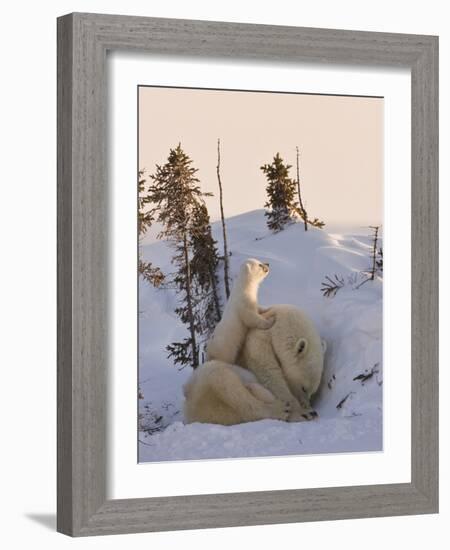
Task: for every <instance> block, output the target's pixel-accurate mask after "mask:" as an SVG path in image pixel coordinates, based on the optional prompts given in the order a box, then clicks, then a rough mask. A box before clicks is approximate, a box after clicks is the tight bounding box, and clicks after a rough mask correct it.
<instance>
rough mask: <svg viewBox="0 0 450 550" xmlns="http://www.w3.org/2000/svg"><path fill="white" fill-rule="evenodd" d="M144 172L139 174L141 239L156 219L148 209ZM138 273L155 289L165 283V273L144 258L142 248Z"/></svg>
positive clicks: (139, 229)
mask: <svg viewBox="0 0 450 550" xmlns="http://www.w3.org/2000/svg"><path fill="white" fill-rule="evenodd" d="M144 173H145V172H144V170H139V172H138V231H139V239H141V238H142V237H143V236H144V235H145V233H146V232H147V231H148V229H149V228H150V227H151V225H152V223H153V221H154V217H153V210H151V209H149V208H148V205H149V203H150V197H149V195H148V192H147V188H146V185H145V184H146V180H145V178H144ZM138 271H139V274H140V275H141V277H142V278H143V279H144V280H145V281H147V282H148V283H150V284H152V285H153V286H155V287H159V286H161V284H162V283H163V282H164V279H165V277H164V273H163V272H162V271H161V269H160V268H159V267H156V266H154V265H153V264H152V263H151V262H147V261H145V260H144V259H143V258H142V255H141V248H140V247H139V260H138Z"/></svg>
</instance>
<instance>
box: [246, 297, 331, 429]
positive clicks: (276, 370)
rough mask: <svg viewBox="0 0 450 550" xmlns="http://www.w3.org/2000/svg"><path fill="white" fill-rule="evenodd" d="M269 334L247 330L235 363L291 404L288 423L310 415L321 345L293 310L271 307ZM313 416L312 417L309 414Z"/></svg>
mask: <svg viewBox="0 0 450 550" xmlns="http://www.w3.org/2000/svg"><path fill="white" fill-rule="evenodd" d="M271 311H273V312H274V313H275V317H276V321H275V323H274V325H273V326H272V327H271V329H270V330H267V331H261V330H255V329H253V330H250V331H249V333H248V334H247V338H246V340H245V344H244V346H243V348H242V350H241V353H240V355H239V358H238V360H237V363H238V364H239V365H241V366H242V367H245V368H247V369H249V370H250V371H251V372H252V373H253V374H254V375H255V376H256V378H257V380H258V382H259V383H260V384H261V385H262V386H264V387H265V388H266V389H267V390H269V391H270V392H271V393H272V394H273V395H274V396H275V397H276V398H277V399H279V400H281V401H287V402H289V403H291V404H292V407H293V411H292V414H291V416H290V420H291V421H294V420H302V419H305V412H306V416H309V414H310V413H311V404H310V400H311V397H312V396H313V395H314V394H315V393H316V391H317V389H318V387H319V384H320V380H321V378H322V373H323V362H324V355H325V351H326V344H325V341H322V340H321V339H320V336H319V333H318V331H317V329H316V328H315V326H314V324H313V323H312V321H311V320H310V319H309V318H308V316H307V315H306V314H305V313H304V312H302V311H301V310H300V309H298V308H297V307H295V306H291V305H276V306H272V307H271ZM312 414H313V416H314V415H315V413H312Z"/></svg>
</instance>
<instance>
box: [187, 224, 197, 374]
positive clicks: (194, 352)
mask: <svg viewBox="0 0 450 550" xmlns="http://www.w3.org/2000/svg"><path fill="white" fill-rule="evenodd" d="M183 255H184V263H185V266H186V300H187V306H188V315H189V332H190V333H191V346H192V367H193V368H194V369H195V368H196V367H198V365H199V362H198V350H197V341H196V338H195V323H194V308H193V307H192V296H191V268H190V265H189V253H188V240H187V234H186V232H184V235H183Z"/></svg>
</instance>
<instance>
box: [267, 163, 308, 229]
mask: <svg viewBox="0 0 450 550" xmlns="http://www.w3.org/2000/svg"><path fill="white" fill-rule="evenodd" d="M290 168H292V166H291V165H290V164H285V163H284V161H283V159H282V158H281V157H280V154H279V153H277V154H276V155H275V156H274V158H273V161H272V163H271V164H264V165H263V166H261V170H262V171H263V172H264V174H265V176H266V178H267V186H266V192H267V195H268V200H267V202H266V203H265V205H264V206H265V207H266V208H268V210H266V212H265V216H266V217H267V226H268V228H269V229H270V230H271V231H274V232H277V231H281V230H282V229H284V228H285V226H286V225H288V224H291V223H293V222H294V221H295V218H296V214H297V213H298V211H299V205H298V203H297V201H296V191H297V188H296V187H297V186H296V182H295V181H293V180H292V179H291V178H290V177H289V169H290Z"/></svg>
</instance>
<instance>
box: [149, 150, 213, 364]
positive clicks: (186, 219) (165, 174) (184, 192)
mask: <svg viewBox="0 0 450 550" xmlns="http://www.w3.org/2000/svg"><path fill="white" fill-rule="evenodd" d="M196 173H197V169H196V168H193V166H192V160H191V159H190V158H189V157H188V155H186V153H185V152H184V151H183V149H182V148H181V144H178V146H177V147H176V148H175V149H171V150H170V153H169V157H168V159H167V162H166V164H164V165H163V166H159V165H157V166H156V172H155V174H153V175H152V176H151V179H152V181H153V184H152V185H150V188H149V196H150V201H151V202H152V203H153V204H154V205H155V207H154V212H155V219H156V221H157V222H159V223H160V224H162V226H163V229H162V230H161V232H160V233H159V234H158V238H160V239H162V238H164V239H167V240H168V241H169V242H170V243H171V245H172V246H173V248H174V250H175V254H174V256H173V258H172V262H173V264H174V265H175V266H176V268H177V272H176V274H175V275H174V277H173V282H174V283H175V286H176V288H177V291H178V294H180V295H181V300H180V306H179V307H178V308H177V309H176V310H175V312H176V313H177V315H178V316H179V317H180V319H181V321H182V322H183V323H184V324H186V325H187V326H188V329H189V338H185V339H184V340H183V342H174V343H172V344H170V345H169V346H167V350H168V351H169V357H173V358H174V361H175V363H179V364H181V365H183V366H184V365H187V364H190V365H191V366H192V367H194V368H195V367H197V366H198V364H199V346H198V342H197V334H198V333H200V332H201V319H200V316H199V312H198V309H197V308H196V305H197V300H198V297H197V296H196V292H195V291H194V284H193V273H192V265H191V259H190V248H191V238H192V235H191V229H192V219H193V218H194V214H195V212H196V209H197V208H198V204H199V203H202V202H203V197H204V196H206V195H207V193H202V191H201V189H200V187H199V185H198V183H199V180H198V178H197V177H196Z"/></svg>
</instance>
